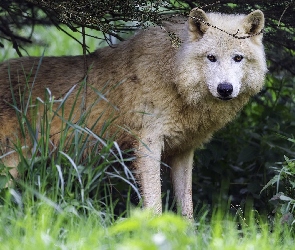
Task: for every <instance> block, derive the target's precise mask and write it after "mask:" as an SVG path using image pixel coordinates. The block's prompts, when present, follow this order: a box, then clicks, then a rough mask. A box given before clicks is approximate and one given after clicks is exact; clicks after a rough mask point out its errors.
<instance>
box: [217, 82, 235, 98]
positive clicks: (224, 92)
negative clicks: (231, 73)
mask: <svg viewBox="0 0 295 250" xmlns="http://www.w3.org/2000/svg"><path fill="white" fill-rule="evenodd" d="M217 92H218V94H219V95H220V97H221V98H228V97H229V96H230V95H231V94H232V93H233V85H231V84H230V83H227V82H224V83H220V84H218V86H217Z"/></svg>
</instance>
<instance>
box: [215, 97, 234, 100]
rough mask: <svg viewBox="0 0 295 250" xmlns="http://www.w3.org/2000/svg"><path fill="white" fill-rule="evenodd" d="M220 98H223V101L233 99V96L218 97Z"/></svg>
mask: <svg viewBox="0 0 295 250" xmlns="http://www.w3.org/2000/svg"><path fill="white" fill-rule="evenodd" d="M218 99H219V100H222V101H229V100H231V99H233V98H232V97H218Z"/></svg>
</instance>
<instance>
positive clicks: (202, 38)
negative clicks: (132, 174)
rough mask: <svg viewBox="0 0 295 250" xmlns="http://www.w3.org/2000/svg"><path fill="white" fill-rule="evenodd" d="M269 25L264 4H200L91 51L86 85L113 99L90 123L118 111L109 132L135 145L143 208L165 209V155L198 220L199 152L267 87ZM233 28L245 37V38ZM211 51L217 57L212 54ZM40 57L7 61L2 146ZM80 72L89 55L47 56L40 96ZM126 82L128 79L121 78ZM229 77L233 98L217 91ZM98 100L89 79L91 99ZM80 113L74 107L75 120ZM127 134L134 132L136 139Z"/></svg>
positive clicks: (0, 102) (180, 194)
mask: <svg viewBox="0 0 295 250" xmlns="http://www.w3.org/2000/svg"><path fill="white" fill-rule="evenodd" d="M215 26H216V27H215ZM263 27H264V17H263V14H262V12H261V11H254V12H252V13H250V14H249V15H247V16H246V15H223V14H218V13H208V14H206V13H204V12H203V11H202V10H200V9H193V10H192V11H191V13H190V17H189V18H188V19H187V21H186V22H185V21H182V20H177V21H175V22H170V23H166V24H165V26H164V27H162V28H160V27H152V28H150V29H148V30H144V31H141V32H139V33H138V34H137V35H135V36H134V37H133V38H131V39H130V40H128V41H125V42H122V43H120V44H119V45H118V46H116V47H115V48H111V47H107V48H103V49H99V50H97V51H95V52H94V53H92V54H90V55H88V56H87V63H88V65H91V67H90V68H91V70H90V71H89V74H88V77H87V83H88V84H89V85H91V86H93V87H94V88H95V89H97V90H102V89H104V86H106V85H107V88H105V89H104V90H103V93H104V95H105V98H107V100H108V101H100V102H98V103H97V105H95V106H94V107H93V108H92V111H91V115H90V117H89V119H88V124H87V125H88V127H91V126H92V125H93V123H94V122H95V121H96V119H97V117H98V116H99V115H101V114H102V113H103V112H104V113H103V119H101V120H100V121H101V122H102V121H103V120H105V119H107V118H109V117H110V116H113V117H117V119H115V121H114V122H113V124H112V126H111V127H110V132H111V133H115V132H117V133H118V142H119V143H120V145H122V147H134V148H135V153H136V157H137V159H136V161H135V162H134V167H135V171H136V176H137V178H138V181H139V183H140V187H141V190H142V195H143V199H144V206H145V207H147V208H153V209H154V211H155V212H156V213H160V212H161V211H162V205H161V178H160V163H161V161H163V162H165V163H167V164H168V165H170V166H171V169H172V180H173V185H174V190H175V196H176V199H177V202H178V205H179V207H180V209H181V211H182V214H183V215H184V216H186V217H187V218H189V219H191V218H192V215H193V204H192V167H193V152H194V150H195V149H196V148H198V147H200V146H201V145H202V144H203V143H205V142H207V141H208V140H209V139H210V138H211V136H212V134H213V133H214V132H215V131H217V130H218V129H220V128H222V127H224V126H225V125H226V124H227V123H228V122H229V121H231V120H233V119H234V117H235V116H236V114H237V113H238V112H239V111H240V110H241V108H242V107H243V106H244V105H245V104H246V103H247V102H248V100H249V98H250V97H251V96H252V95H254V94H256V93H257V92H259V90H260V89H261V88H262V86H263V83H264V77H265V73H266V70H267V69H266V63H265V56H264V49H263V45H262V34H261V33H260V32H261V31H262V29H263ZM220 29H222V30H220ZM168 32H174V33H175V34H176V35H177V36H178V37H179V38H180V40H181V44H180V46H175V44H174V43H171V40H170V37H169V36H168ZM231 34H235V35H236V36H237V37H240V38H241V37H245V36H246V38H244V39H238V38H237V37H233V36H232V35H231ZM237 55H238V56H240V55H241V56H242V57H243V59H242V60H241V61H240V62H236V61H234V58H235V56H237ZM208 56H211V57H208ZM212 56H214V58H215V59H216V61H215V62H212V61H210V60H209V59H208V58H212ZM39 60H40V59H39V58H35V57H26V58H20V59H13V60H9V61H6V62H4V63H2V64H1V65H0V75H1V77H0V150H2V154H4V153H7V152H9V151H10V148H12V147H13V142H15V141H16V138H17V137H20V132H19V129H18V126H17V124H18V122H17V119H16V115H15V110H14V109H13V108H11V106H10V105H9V103H12V98H11V90H10V83H11V85H12V86H13V88H14V92H15V94H16V100H19V99H18V94H17V93H19V90H20V91H23V89H24V86H25V77H24V72H26V74H28V72H32V76H31V78H30V80H29V81H30V83H31V82H32V80H33V79H34V77H35V72H36V69H37V65H38V62H39ZM8 72H9V73H8ZM9 74H10V77H9ZM83 77H84V59H83V56H73V57H69V56H64V57H44V58H43V60H42V64H41V66H40V69H39V71H38V74H37V75H36V81H35V84H34V88H33V96H32V97H33V100H34V99H35V98H36V97H40V98H44V88H49V89H50V90H51V92H52V94H53V95H54V96H55V99H58V98H62V97H63V95H64V94H65V93H67V92H68V91H69V89H70V88H72V87H73V86H74V85H75V84H77V83H79V82H81V81H82V79H83ZM119 82H122V83H121V84H119V85H118V86H116V85H117V84H118V83H119ZM222 83H226V84H229V85H230V86H232V93H230V95H229V96H227V97H226V98H223V97H222V96H220V93H219V92H220V91H218V88H220V86H221V85H220V84H222ZM114 86H116V87H114ZM226 87H228V85H226ZM76 88H77V87H76ZM222 91H227V90H224V89H222ZM98 98H99V96H98V95H97V93H96V92H94V91H92V90H91V88H90V87H88V93H87V105H86V106H88V107H89V106H90V105H91V104H93V103H94V101H95V100H96V99H98ZM225 99H230V100H225ZM73 100H74V93H73V94H72V95H71V96H70V98H69V100H68V101H67V105H66V112H65V116H66V117H68V115H69V112H70V110H71V108H72V104H73ZM81 100H82V97H81ZM81 100H80V101H81ZM77 106H79V105H77ZM79 112H80V111H79V110H78V108H77V110H76V118H75V119H77V117H78V116H79ZM102 125H103V124H102V123H100V124H97V125H96V126H95V128H94V132H95V133H98V134H99V133H100V129H101V127H102ZM119 127H124V128H126V129H129V130H130V131H131V132H132V133H127V132H124V131H123V130H122V129H119ZM60 130H61V120H60V119H58V118H56V119H54V121H53V124H52V131H51V133H52V135H54V136H53V137H52V141H53V142H54V143H58V140H59V138H58V132H59V131H60ZM118 131H119V132H118ZM130 134H135V135H137V136H138V137H139V140H138V139H135V137H133V136H131V135H130ZM17 161H18V159H17V156H16V154H12V155H10V156H8V157H5V158H4V163H5V164H7V165H10V164H11V165H14V166H15V165H16V164H17Z"/></svg>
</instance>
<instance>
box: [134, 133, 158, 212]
mask: <svg viewBox="0 0 295 250" xmlns="http://www.w3.org/2000/svg"><path fill="white" fill-rule="evenodd" d="M142 142H143V143H141V142H140V146H139V147H138V150H137V152H136V156H137V159H136V162H135V168H136V176H137V179H138V181H139V184H140V187H141V194H142V196H143V205H144V208H148V209H152V210H153V211H154V212H155V213H156V214H160V213H162V200H161V177H160V162H161V143H160V141H159V140H158V139H152V138H147V139H146V140H145V139H142Z"/></svg>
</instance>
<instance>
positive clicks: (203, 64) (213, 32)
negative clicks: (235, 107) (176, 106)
mask: <svg viewBox="0 0 295 250" xmlns="http://www.w3.org/2000/svg"><path fill="white" fill-rule="evenodd" d="M263 28H264V15H263V13H262V12H261V11H260V10H256V11H253V12H252V13H250V14H249V15H225V14H219V13H208V14H206V13H205V12H204V11H203V10H201V9H198V8H196V9H193V10H192V11H191V12H190V15H189V19H188V21H187V29H186V30H185V31H184V32H185V35H183V37H184V41H183V44H182V45H181V47H180V48H179V51H178V54H177V60H176V63H177V68H178V70H179V71H178V72H177V86H178V91H179V92H180V94H181V95H183V97H184V98H185V99H186V101H187V102H188V103H189V104H194V103H198V102H199V101H201V100H202V99H203V98H206V99H208V97H209V98H210V97H211V98H214V99H220V100H230V99H233V98H236V97H238V96H239V95H241V94H242V93H243V94H246V95H249V97H250V96H251V95H253V94H256V93H257V92H259V91H260V89H261V88H262V86H263V83H264V77H265V73H266V71H267V68H266V61H265V54H264V48H263V45H262V36H263V34H262V31H263Z"/></svg>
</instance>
